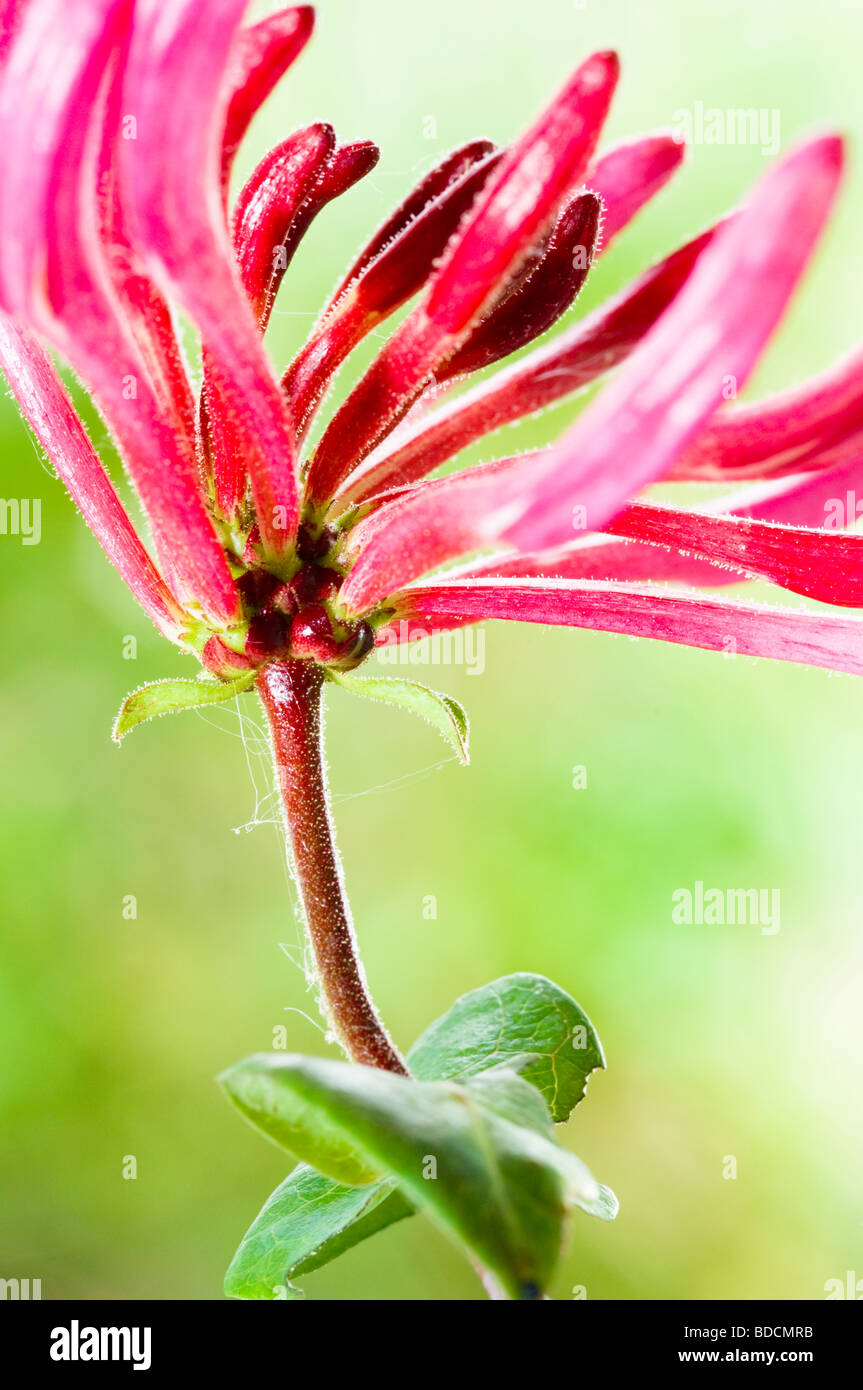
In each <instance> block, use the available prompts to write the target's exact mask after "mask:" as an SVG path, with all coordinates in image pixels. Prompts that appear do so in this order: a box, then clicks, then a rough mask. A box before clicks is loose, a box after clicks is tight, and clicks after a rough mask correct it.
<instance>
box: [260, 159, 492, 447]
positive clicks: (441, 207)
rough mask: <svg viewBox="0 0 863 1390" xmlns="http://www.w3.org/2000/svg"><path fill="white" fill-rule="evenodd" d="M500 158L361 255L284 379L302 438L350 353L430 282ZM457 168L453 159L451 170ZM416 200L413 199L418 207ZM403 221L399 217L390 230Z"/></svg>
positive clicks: (480, 165)
mask: <svg viewBox="0 0 863 1390" xmlns="http://www.w3.org/2000/svg"><path fill="white" fill-rule="evenodd" d="M499 159H500V156H499V155H496V154H489V155H488V156H487V157H486V158H484V159H483V160H481V161H480V162H477V161H476V160H473V161H472V162H471V163H469V165H468V167H467V169H466V170H462V172H461V174H460V175H459V177H458V178H456V179H450V181H449V183H448V184H446V185H445V186H444V187H443V189H442V190H441V191H440V192H439V194H438V196H437V197H435V198H433V199H431V200H430V201H428V202H427V203H426V205H425V206H424V207H423V208H421V209H420V210H419V211H418V212H417V213H416V214H415V215H414V216H413V217H412V218H410V219H409V220H408V221H406V223H405V225H404V226H403V227H402V228H401V230H399V231H398V232H397V234H395V235H394V236H393V237H392V239H391V240H390V241H388V242H387V243H386V244H385V245H384V246H383V247H382V248H381V249H380V250H379V251H378V252H377V254H376V255H374V256H371V257H369V256H368V252H367V251H366V252H363V253H362V254H361V256H360V258H359V261H358V262H357V264H359V265H360V267H361V268H360V270H359V272H358V273H357V274H356V275H355V276H354V278H353V279H352V280H350V281H348V283H347V285H346V286H344V287H340V289H339V290H338V291H337V292H336V295H335V296H334V298H333V300H332V302H331V304H330V306H329V308H328V309H327V310H326V311H325V313H324V316H323V318H322V319H321V321H320V324H319V326H318V327H317V328H316V329H315V331H314V332H313V333H312V336H311V337H310V338H309V340H308V341H307V342H306V343H305V344H304V346H303V347H302V348H301V349H300V352H299V353H298V355H297V357H296V358H295V360H294V361H293V363H292V364H291V366H290V367H289V368H288V371H287V372H286V373H285V376H284V378H283V381H282V385H283V388H284V390H285V391H286V392H287V393H288V397H289V400H290V402H291V409H292V411H293V414H294V419H295V421H296V422H297V429H298V431H299V433H300V435H301V436H302V435H304V434H305V433H306V432H307V430H308V428H309V425H310V424H311V421H312V418H313V415H314V411H315V409H316V408H317V406H318V405H319V403H320V402H321V400H322V399H323V397H324V394H325V392H326V390H327V387H328V386H329V385H330V383H331V381H332V380H333V377H334V376H335V374H336V372H337V371H338V369H339V367H340V366H341V365H342V363H343V362H344V361H345V359H346V358H347V357H348V355H349V354H350V353H351V352H352V351H353V349H354V348H355V347H356V346H357V344H358V343H360V342H361V341H362V340H363V338H365V337H366V336H367V334H369V333H370V332H372V330H373V329H374V328H375V327H377V325H378V324H380V323H382V322H383V321H384V320H385V319H387V318H388V317H389V316H390V315H391V314H394V313H395V311H396V310H397V309H398V308H400V307H401V305H402V304H405V303H406V302H407V300H408V299H410V298H411V296H412V295H414V294H416V292H417V291H418V290H419V289H421V288H422V286H423V285H424V284H425V282H426V280H427V279H428V277H429V275H430V274H431V273H432V271H433V269H434V266H435V264H436V262H437V261H438V259H439V258H440V256H441V255H442V254H443V252H444V251H445V250H446V247H447V244H448V242H449V240H450V238H451V237H452V235H453V233H454V232H455V231H456V229H457V228H458V226H459V223H460V222H461V220H462V218H463V217H464V215H465V213H466V212H467V210H468V209H469V208H470V206H471V204H472V203H473V202H474V201H475V199H476V197H477V195H478V194H479V192H480V190H481V188H482V187H483V185H484V184H485V183H486V181H487V180H488V179H489V177H490V176H491V174H492V171H493V169H494V167H495V165H496V163H497V162H498V161H499ZM464 163H465V159H464V156H462V157H461V158H460V159H459V160H458V161H457V162H456V165H455V167H456V168H461V166H462V165H463V164H464ZM452 165H453V159H452V157H451V158H450V159H448V160H447V161H446V166H447V168H449V167H452ZM436 174H438V171H437V170H433V171H432V174H430V175H429V176H428V177H427V179H426V180H424V182H423V185H421V187H422V188H425V189H427V188H428V187H429V186H432V187H434V186H436V185H437V183H438V182H439V178H438V177H435V178H433V177H432V176H433V175H436ZM413 201H414V200H413V199H411V200H409V202H410V203H411V204H412V203H413ZM395 221H396V219H391V221H390V223H387V224H386V227H389V226H391V225H393V224H394V223H395ZM380 235H381V234H380V233H378V234H377V236H376V237H375V239H374V240H375V241H377V240H378V238H379V236H380ZM363 262H366V264H365V265H363Z"/></svg>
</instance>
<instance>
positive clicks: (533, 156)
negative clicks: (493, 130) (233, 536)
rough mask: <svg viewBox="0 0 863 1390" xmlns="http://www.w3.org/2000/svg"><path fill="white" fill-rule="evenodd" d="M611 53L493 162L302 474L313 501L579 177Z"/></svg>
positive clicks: (386, 425) (500, 279) (355, 459)
mask: <svg viewBox="0 0 863 1390" xmlns="http://www.w3.org/2000/svg"><path fill="white" fill-rule="evenodd" d="M617 73H618V64H617V59H616V58H615V56H614V55H613V54H597V55H595V56H594V57H593V58H590V59H588V61H587V62H586V63H583V64H582V66H581V67H580V68H579V69H578V70H577V72H576V73H575V75H574V76H573V77H572V78H571V79H570V81H569V83H568V84H567V85H566V87H565V88H564V90H563V91H562V92H561V94H560V95H559V96H558V98H557V99H556V100H555V101H554V102H553V103H552V104H551V106H550V107H549V108H548V109H547V111H545V112H544V113H543V115H542V116H541V117H540V119H539V120H538V121H537V122H536V124H535V125H534V126H533V127H532V128H531V129H530V130H529V131H528V133H527V134H526V135H525V136H523V137H522V139H521V140H519V141H517V142H516V144H515V145H514V146H513V147H512V148H511V149H510V150H509V151H508V152H507V154H506V156H505V158H504V159H503V160H501V163H500V165H499V166H498V169H497V170H496V172H495V174H494V176H493V178H492V179H491V180H490V182H489V183H488V184H487V186H486V187H485V189H484V190H483V193H482V195H481V197H480V198H479V199H478V200H477V202H476V204H475V205H474V207H473V208H472V210H471V212H470V214H469V215H468V216H467V217H466V218H465V221H464V223H463V224H462V226H461V228H460V229H459V233H458V235H457V236H456V237H455V238H453V241H452V242H451V243H450V247H449V249H448V251H447V253H446V256H445V257H444V259H443V262H442V263H441V265H440V267H439V268H438V270H437V272H436V274H435V276H434V278H433V280H432V281H431V283H430V285H429V288H428V291H427V293H426V295H425V296H424V298H423V300H422V301H421V303H420V305H419V306H418V307H417V309H416V310H415V311H414V312H413V314H411V315H410V317H409V318H408V319H407V320H406V321H405V323H404V324H403V325H402V327H401V328H400V329H399V330H398V332H397V333H395V334H394V335H393V337H392V338H391V339H390V340H389V342H388V344H387V346H386V347H385V348H384V350H383V352H382V353H381V354H380V356H379V357H378V358H377V360H376V362H375V363H373V365H372V367H371V368H370V370H369V371H368V372H367V373H366V375H365V376H364V377H363V379H362V381H361V382H360V384H359V385H358V386H357V388H356V389H355V391H354V392H353V393H352V394H351V395H350V396H349V397H348V400H347V401H346V402H345V404H344V405H343V407H342V409H341V410H340V411H339V412H338V413H337V414H336V416H335V418H334V419H333V421H332V422H331V424H330V426H329V428H328V430H327V431H326V433H325V434H324V437H323V439H322V440H321V443H320V445H319V447H318V450H317V452H316V454H315V457H314V459H313V461H312V465H311V468H310V470H309V476H308V489H309V495H310V497H311V498H312V499H313V500H314V501H316V502H318V503H321V504H323V503H324V502H326V501H327V500H328V499H329V498H330V497H332V496H333V495H334V493H335V492H336V490H337V488H338V486H339V484H340V483H341V482H342V481H343V480H344V478H345V477H346V476H347V475H348V473H349V472H350V471H351V470H352V469H353V468H354V467H355V466H356V464H358V463H359V462H361V461H362V459H363V458H365V457H366V455H367V454H368V453H369V452H370V451H371V450H372V449H373V448H374V446H375V444H376V443H377V442H378V441H379V440H380V439H381V438H382V437H383V436H384V435H386V434H387V433H388V432H389V431H390V430H391V429H392V428H393V427H394V425H395V424H397V423H398V421H399V419H401V418H402V417H403V416H404V414H405V413H406V411H407V410H408V409H409V408H410V406H411V404H412V403H413V401H414V400H415V399H416V398H417V396H418V395H419V394H420V392H421V391H422V389H423V387H424V386H425V385H426V383H427V382H428V381H429V379H430V377H431V375H432V374H433V372H434V371H435V369H436V368H438V367H439V366H441V364H442V363H444V362H446V361H447V359H448V358H449V357H451V356H452V354H453V353H454V352H455V351H456V349H457V348H458V347H459V346H460V345H461V343H462V342H463V341H464V338H465V336H466V335H467V333H468V332H469V330H470V328H471V327H472V326H473V324H474V323H475V321H476V319H477V318H478V317H479V316H480V315H481V314H482V312H483V311H484V310H485V309H487V308H488V307H489V306H490V304H491V303H493V302H494V300H495V299H496V298H497V297H498V296H499V295H500V294H501V292H502V291H503V290H504V289H505V288H506V285H507V283H508V282H509V280H510V279H511V278H512V276H513V275H514V274H516V273H517V271H518V269H519V267H520V266H521V265H522V264H523V262H524V259H525V257H526V255H527V254H528V253H529V251H530V249H531V247H532V246H533V245H534V244H535V243H536V242H537V241H538V240H539V239H540V238H541V236H542V235H543V233H544V231H545V230H546V229H547V228H548V226H549V224H550V223H551V222H552V220H553V219H554V217H555V216H556V214H557V212H558V209H559V208H560V205H561V203H562V202H563V201H564V199H565V198H566V196H567V194H568V193H569V192H570V191H571V189H572V188H573V185H574V184H576V183H577V182H578V180H579V178H580V177H581V175H582V174H583V173H584V171H585V168H586V166H587V163H588V161H589V159H590V156H591V154H592V153H593V149H594V146H595V144H596V141H597V138H598V136H599V132H600V129H601V127H602V123H603V121H604V120H605V116H606V113H607V111H608V107H609V104H610V102H611V97H612V94H613V91H614V87H615V84H616V81H617Z"/></svg>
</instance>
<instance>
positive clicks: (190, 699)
mask: <svg viewBox="0 0 863 1390" xmlns="http://www.w3.org/2000/svg"><path fill="white" fill-rule="evenodd" d="M254 680H255V672H254V671H249V673H248V674H247V675H243V676H240V677H239V678H238V679H237V680H235V681H221V680H210V679H203V680H182V679H178V680H167V681H153V682H151V684H150V685H142V686H139V688H138V689H137V690H133V691H132V693H131V695H127V696H126V698H125V700H124V701H123V703H122V705H121V706H120V713H119V714H118V715H117V718H116V719H115V721H114V727H113V729H112V731H111V737H112V738H113V740H114V742H115V743H120V742H122V740H123V738H124V737H125V735H126V734H128V732H129V730H130V729H134V728H135V727H136V726H137V725H138V724H144V723H146V721H147V720H148V719H156V718H157V717H158V716H159V715H162V714H177V713H178V712H179V711H180V710H184V709H197V708H198V707H199V706H201V705H221V704H224V702H225V701H226V700H232V699H233V698H234V696H235V695H239V694H241V693H242V691H244V690H248V689H249V687H250V686H251V685H253V684H254Z"/></svg>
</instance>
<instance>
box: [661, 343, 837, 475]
mask: <svg viewBox="0 0 863 1390" xmlns="http://www.w3.org/2000/svg"><path fill="white" fill-rule="evenodd" d="M860 429H863V349H860V348H857V349H855V351H854V352H851V353H848V354H847V356H845V357H843V358H842V360H841V361H839V362H837V363H835V365H834V366H832V367H830V368H828V370H827V371H825V372H820V373H819V374H818V376H814V377H811V378H810V380H809V381H804V382H803V383H802V385H800V386H794V387H792V388H791V389H790V390H788V391H779V392H777V393H776V394H775V395H773V396H768V397H767V399H766V400H761V401H754V402H752V403H747V404H746V405H736V406H729V407H727V409H725V410H723V411H721V412H720V413H719V414H717V415H716V417H715V419H714V420H713V421H712V422H711V424H710V426H709V428H708V429H706V430H705V431H704V432H703V433H702V434H700V435H699V437H698V438H697V439H696V440H695V443H694V444H693V445H692V446H691V447H690V448H689V449H687V451H686V453H685V454H683V455H682V457H681V458H679V459H678V460H677V463H676V464H675V465H674V468H673V470H672V472H671V474H670V475H669V476H670V477H671V478H673V479H675V480H680V481H688V480H690V479H705V480H707V481H712V482H717V481H718V482H727V481H729V480H730V479H734V478H759V477H765V476H770V477H775V476H776V475H777V473H779V472H785V473H788V472H799V471H800V469H801V468H807V467H809V466H810V464H809V462H808V459H809V458H811V457H812V456H813V453H814V452H817V451H820V450H823V449H825V448H827V447H828V446H830V445H831V444H833V443H834V442H837V441H838V440H840V439H841V438H842V437H844V436H845V435H847V434H849V433H851V432H852V431H856V430H860Z"/></svg>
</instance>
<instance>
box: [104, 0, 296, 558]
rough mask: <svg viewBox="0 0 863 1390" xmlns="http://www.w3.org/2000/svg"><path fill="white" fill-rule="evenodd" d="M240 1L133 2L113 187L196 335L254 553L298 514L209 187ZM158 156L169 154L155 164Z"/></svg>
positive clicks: (284, 436) (278, 422)
mask: <svg viewBox="0 0 863 1390" xmlns="http://www.w3.org/2000/svg"><path fill="white" fill-rule="evenodd" d="M244 8H245V3H244V0H211V3H210V4H209V5H208V7H207V26H206V42H202V30H201V16H200V6H199V5H198V4H196V3H194V0H139V3H138V5H137V7H136V23H135V31H134V34H133V38H132V47H131V52H130V57H129V66H128V72H127V78H126V83H125V89H124V99H125V102H126V107H127V109H128V110H130V111H133V112H134V113H135V117H136V120H137V139H134V140H127V141H125V142H124V149H123V154H124V157H125V165H124V175H125V184H124V187H125V192H126V195H127V197H128V199H129V205H130V207H131V208H132V209H133V211H134V215H135V228H134V230H135V232H136V237H137V239H138V240H139V241H140V244H141V245H142V247H143V248H144V249H145V251H146V254H147V256H148V259H149V263H150V265H151V267H152V271H153V274H154V277H155V278H158V279H160V280H161V281H162V282H163V285H164V288H165V289H166V290H167V291H168V292H170V293H172V294H173V296H174V297H175V298H176V299H177V300H178V301H179V302H180V303H181V304H182V305H183V307H184V308H185V309H186V311H187V312H188V313H189V315H190V316H191V318H192V319H193V320H194V322H195V323H196V324H197V326H198V328H199V329H200V331H201V335H202V338H203V339H204V341H205V342H206V344H207V348H208V350H209V352H210V354H211V357H212V360H213V363H214V366H215V368H216V370H217V372H218V375H219V378H220V387H221V399H222V402H223V404H224V407H225V411H226V414H227V416H228V418H229V420H230V426H229V427H230V429H231V432H232V433H233V434H234V436H235V437H236V438H237V440H239V441H242V444H243V447H244V453H245V457H246V461H247V466H248V471H249V477H250V480H251V486H252V496H253V499H254V503H255V510H256V514H257V521H258V525H259V527H260V532H261V536H262V540H263V542H264V546H265V548H266V549H269V550H270V551H271V552H274V553H278V552H280V551H284V550H286V549H288V548H289V547H290V545H291V544H292V542H293V537H294V534H295V531H296V524H297V517H298V485H297V468H296V453H295V441H294V434H293V428H292V424H291V420H290V415H289V412H288V409H287V405H286V402H285V400H284V398H283V396H282V394H281V392H280V390H279V387H278V383H277V381H276V380H275V378H274V376H273V373H272V370H271V367H270V364H269V362H268V360H267V357H266V354H265V352H264V349H263V345H262V343H261V340H260V335H259V333H258V328H257V324H256V323H255V318H254V315H253V313H252V310H251V307H250V306H249V304H248V302H247V300H246V297H245V295H244V293H243V290H242V285H241V284H240V280H239V275H238V273H237V269H236V265H235V263H234V258H233V252H232V247H231V244H230V240H229V237H228V232H227V228H226V227H225V225H224V218H223V213H222V204H221V195H220V185H219V170H218V162H219V143H220V137H221V130H222V125H223V120H224V109H223V102H222V96H221V94H222V91H223V81H224V73H225V69H226V66H227V64H228V60H229V58H230V53H231V47H232V43H233V40H234V35H235V32H236V29H237V26H238V23H239V20H240V17H241V15H242V12H243V10H244ZM167 150H170V152H171V158H170V160H167V159H166V158H165V152H166V151H167Z"/></svg>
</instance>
